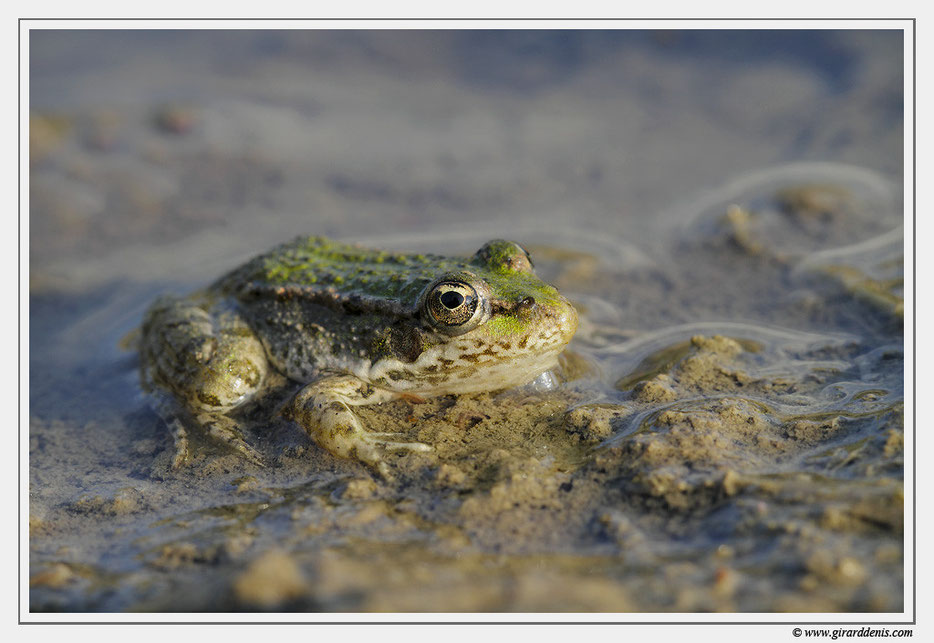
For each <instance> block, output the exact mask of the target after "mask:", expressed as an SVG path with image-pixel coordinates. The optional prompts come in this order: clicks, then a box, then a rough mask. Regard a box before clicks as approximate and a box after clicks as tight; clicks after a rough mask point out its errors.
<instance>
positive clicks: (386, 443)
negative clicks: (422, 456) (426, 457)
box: [364, 431, 431, 453]
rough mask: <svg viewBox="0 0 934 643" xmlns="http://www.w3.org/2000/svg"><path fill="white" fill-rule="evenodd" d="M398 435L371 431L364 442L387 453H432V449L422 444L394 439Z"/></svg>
mask: <svg viewBox="0 0 934 643" xmlns="http://www.w3.org/2000/svg"><path fill="white" fill-rule="evenodd" d="M396 435H398V434H396V433H385V432H379V431H370V432H368V433H367V434H366V436H365V437H364V440H366V441H367V442H369V443H371V444H374V445H377V446H379V447H382V448H383V449H386V450H387V451H401V450H407V451H417V452H421V453H425V452H427V451H431V447H430V446H429V445H427V444H424V443H422V442H400V441H399V440H394V439H392V438H393V437H394V436H396Z"/></svg>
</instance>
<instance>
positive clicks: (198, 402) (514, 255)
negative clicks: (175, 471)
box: [139, 237, 578, 473]
mask: <svg viewBox="0 0 934 643" xmlns="http://www.w3.org/2000/svg"><path fill="white" fill-rule="evenodd" d="M577 321H578V320H577V313H576V311H575V310H574V308H573V306H571V304H570V303H569V302H568V300H567V299H565V298H564V297H563V296H562V295H561V294H560V293H559V292H558V291H557V290H556V289H555V288H553V287H552V286H550V285H548V284H546V283H544V282H543V281H541V280H540V279H539V278H538V277H537V276H536V275H535V273H534V272H533V267H532V261H531V258H530V256H529V253H528V252H526V251H525V249H523V248H522V246H520V245H518V244H517V243H514V242H511V241H503V240H495V241H490V242H489V243H487V244H485V245H484V246H483V247H482V248H480V249H479V250H478V251H477V252H476V253H475V254H474V255H473V256H472V257H469V258H456V257H442V256H436V255H430V254H401V253H391V252H384V251H380V250H372V249H367V248H363V247H360V246H356V245H348V244H343V243H337V242H334V241H331V240H328V239H325V238H322V237H299V238H297V239H295V240H293V241H291V242H288V243H285V244H282V245H280V246H278V247H276V248H273V249H272V250H271V251H269V252H268V253H266V254H263V255H260V256H258V257H255V258H254V259H252V260H250V261H248V262H247V263H245V264H244V265H242V266H241V267H239V268H236V269H235V270H233V271H232V272H230V273H229V274H227V275H225V276H223V277H221V278H220V279H219V280H218V281H216V282H215V283H214V284H213V285H211V286H209V287H208V288H206V289H204V290H201V291H198V292H196V293H194V294H192V295H190V296H188V297H184V298H179V297H172V296H164V297H161V298H160V299H158V300H157V301H156V302H155V303H154V304H153V305H152V306H151V307H150V308H149V310H148V311H147V312H146V314H145V317H144V320H143V324H142V328H141V335H140V343H139V345H140V356H141V374H142V382H143V387H144V388H145V389H147V390H148V391H150V392H152V393H154V394H155V398H156V399H157V400H158V401H159V405H158V406H159V410H160V412H161V414H162V415H163V417H164V418H165V419H166V421H167V422H168V424H169V426H170V428H171V429H172V432H173V435H174V437H175V446H176V454H175V458H174V460H173V467H177V466H179V465H180V464H181V463H183V462H184V461H185V459H186V458H187V457H188V456H187V454H188V446H187V444H188V443H187V437H186V436H187V431H186V427H190V426H191V425H192V424H195V425H198V426H200V427H201V428H202V429H203V430H204V431H205V432H206V433H207V434H208V435H209V436H211V437H213V438H215V439H217V440H220V441H222V442H224V443H226V444H227V445H229V446H231V447H232V448H234V449H235V450H236V451H238V452H240V453H241V454H242V455H244V456H245V457H247V458H248V459H250V460H252V461H254V462H257V463H262V458H261V456H260V454H259V453H258V452H257V451H256V450H255V448H254V447H253V446H251V445H250V444H248V443H247V441H246V440H245V438H244V436H243V432H242V431H241V429H240V425H239V423H238V422H237V421H236V420H235V419H234V417H232V412H233V411H234V410H235V409H237V408H238V407H242V406H243V405H244V404H246V403H247V402H249V401H250V400H251V399H254V398H256V397H257V396H259V395H260V394H262V393H264V392H267V391H268V390H269V389H270V388H271V387H273V386H276V384H275V382H277V381H278V382H279V383H280V384H281V382H283V381H285V379H286V378H287V379H288V380H292V381H294V382H297V383H299V384H301V385H303V386H302V388H300V389H299V390H298V392H297V393H296V394H295V395H294V396H293V397H292V399H291V400H290V401H289V402H288V403H287V405H286V407H285V415H286V417H288V418H290V419H292V420H294V421H295V422H297V423H298V424H299V425H300V426H301V427H302V428H303V429H304V430H305V431H306V432H307V433H308V435H309V436H310V437H311V439H312V440H313V441H314V442H316V443H317V444H318V445H319V446H321V447H323V448H324V449H327V450H328V451H330V452H331V453H334V454H336V455H338V456H343V457H346V458H352V459H357V460H360V461H362V462H364V463H366V464H368V465H370V466H372V467H374V468H376V469H377V470H379V471H382V472H384V473H385V471H386V468H385V460H384V456H385V454H386V453H387V451H390V450H395V449H408V450H412V451H427V450H430V447H429V446H428V445H425V444H422V443H417V442H404V441H401V440H398V439H396V438H397V434H392V433H385V432H377V431H370V430H368V429H367V428H365V427H364V426H363V425H362V423H361V422H360V419H359V418H358V417H357V415H356V414H355V413H354V408H355V407H358V406H361V405H366V404H378V403H381V402H387V401H390V400H394V399H399V398H402V397H406V398H409V399H412V400H417V399H421V398H424V397H430V396H437V395H448V394H460V393H479V392H487V391H494V390H498V389H504V388H508V387H513V386H518V385H522V384H526V383H528V382H530V381H532V380H534V379H535V378H536V377H538V376H539V375H541V374H542V373H543V372H545V371H548V370H549V369H551V368H553V367H554V366H555V365H556V363H557V358H558V355H559V353H561V351H562V350H563V349H564V347H565V346H566V345H567V343H568V342H569V341H570V340H571V337H572V336H573V335H574V332H575V330H576V329H577Z"/></svg>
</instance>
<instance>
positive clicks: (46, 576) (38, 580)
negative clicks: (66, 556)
mask: <svg viewBox="0 0 934 643" xmlns="http://www.w3.org/2000/svg"><path fill="white" fill-rule="evenodd" d="M74 577H75V573H74V572H73V571H71V568H70V567H69V566H68V565H65V564H64V563H55V564H54V565H51V566H49V567H47V568H45V569H43V570H42V571H41V572H38V573H36V574H34V575H33V576H32V577H31V578H30V579H29V586H30V587H35V586H37V585H44V586H46V587H62V586H64V585H65V584H66V583H68V582H69V581H71V580H72V579H73V578H74Z"/></svg>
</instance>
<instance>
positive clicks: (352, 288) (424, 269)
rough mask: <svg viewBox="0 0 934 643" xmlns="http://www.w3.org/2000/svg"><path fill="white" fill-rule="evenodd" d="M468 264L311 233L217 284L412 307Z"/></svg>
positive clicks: (240, 290)
mask: <svg viewBox="0 0 934 643" xmlns="http://www.w3.org/2000/svg"><path fill="white" fill-rule="evenodd" d="M468 266H469V264H468V261H467V260H465V259H456V258H449V257H441V256H437V255H431V254H403V253H393V252H387V251H384V250H374V249H370V248H364V247H362V246H358V245H351V244H345V243H339V242H336V241H332V240H330V239H327V238H325V237H315V236H309V237H298V238H296V239H293V240H292V241H289V242H287V243H284V244H282V245H280V246H277V247H276V248H273V249H272V250H270V251H269V252H268V253H266V254H263V255H260V256H258V257H256V258H254V259H253V260H251V261H249V262H247V263H246V264H244V265H243V266H241V267H240V268H238V269H237V270H235V271H233V272H232V273H230V274H228V275H226V276H225V277H223V278H222V279H221V280H220V281H219V282H218V283H217V284H215V288H216V289H218V290H220V291H222V292H226V293H230V294H237V295H247V296H251V295H257V294H261V293H279V294H283V293H291V294H297V293H301V294H302V295H304V296H316V297H320V298H333V299H335V300H342V301H345V300H357V301H369V302H371V303H376V302H383V303H386V304H389V305H390V306H391V307H393V308H397V309H398V308H400V307H401V308H408V309H410V308H411V307H412V306H414V304H415V301H416V300H417V298H418V295H419V293H421V291H422V290H423V289H424V288H425V286H426V285H427V284H429V283H430V282H431V281H433V280H434V279H435V278H437V277H438V275H439V274H441V273H444V272H453V271H459V270H466V269H468Z"/></svg>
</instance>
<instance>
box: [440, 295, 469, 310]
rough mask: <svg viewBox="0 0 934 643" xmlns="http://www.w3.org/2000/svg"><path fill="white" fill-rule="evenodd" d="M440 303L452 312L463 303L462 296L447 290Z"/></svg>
mask: <svg viewBox="0 0 934 643" xmlns="http://www.w3.org/2000/svg"><path fill="white" fill-rule="evenodd" d="M441 303H442V304H444V307H445V308H447V309H448V310H454V309H455V308H457V307H458V306H460V305H461V304H463V303H464V296H463V295H462V294H460V293H459V292H455V291H453V290H449V291H447V292H446V293H444V294H443V295H441Z"/></svg>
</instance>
